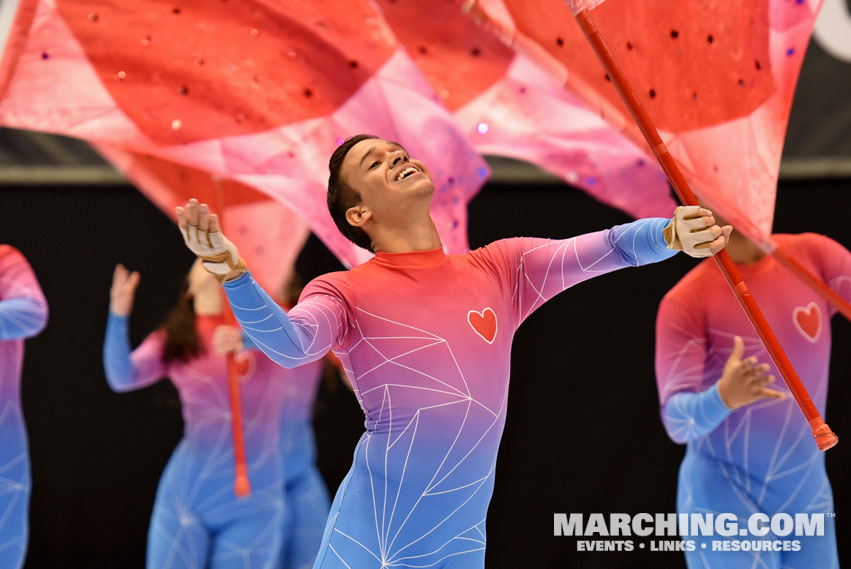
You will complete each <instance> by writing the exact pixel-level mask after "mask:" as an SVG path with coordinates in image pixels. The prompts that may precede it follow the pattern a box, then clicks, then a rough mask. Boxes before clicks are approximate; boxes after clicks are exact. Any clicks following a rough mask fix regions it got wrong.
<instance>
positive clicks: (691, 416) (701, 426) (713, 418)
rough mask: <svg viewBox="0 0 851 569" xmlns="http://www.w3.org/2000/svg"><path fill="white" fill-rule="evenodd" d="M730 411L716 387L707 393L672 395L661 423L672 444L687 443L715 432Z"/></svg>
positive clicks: (684, 392) (666, 404)
mask: <svg viewBox="0 0 851 569" xmlns="http://www.w3.org/2000/svg"><path fill="white" fill-rule="evenodd" d="M731 412H732V410H731V409H730V408H729V407H727V406H726V405H725V404H724V401H722V400H721V394H720V393H718V384H717V383H715V384H713V385H712V387H710V388H709V389H707V390H706V391H701V392H700V393H694V392H691V391H680V392H679V393H674V394H673V395H671V397H669V398H668V400H667V401H666V402H665V405H664V406H663V407H662V423H663V424H664V425H665V430H666V431H667V432H668V436H669V437H670V438H671V440H672V441H674V442H675V443H680V444H682V443H687V442H689V441H693V440H696V439H699V438H700V437H703V436H704V435H707V434H709V433H711V432H712V431H713V430H715V427H717V426H718V425H720V424H721V421H723V420H724V419H726V418H727V415H729V414H730V413H731Z"/></svg>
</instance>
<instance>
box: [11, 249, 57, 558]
mask: <svg viewBox="0 0 851 569" xmlns="http://www.w3.org/2000/svg"><path fill="white" fill-rule="evenodd" d="M46 324H47V301H45V299H44V295H43V294H42V292H41V288H40V287H39V286H38V281H37V280H36V278H35V274H34V273H33V271H32V268H31V267H30V265H29V263H27V261H26V259H24V256H23V255H21V253H20V252H19V251H18V250H17V249H15V248H14V247H11V246H9V245H0V567H4V568H9V569H18V568H20V567H22V566H23V564H24V557H25V555H26V550H27V537H28V535H29V526H28V522H27V517H28V512H29V498H30V463H29V457H28V454H27V432H26V428H25V426H24V417H23V414H22V413H21V368H22V366H23V361H24V340H25V339H26V338H32V337H33V336H35V335H36V334H38V333H39V332H41V330H42V329H43V328H44V326H45V325H46Z"/></svg>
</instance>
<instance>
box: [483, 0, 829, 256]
mask: <svg viewBox="0 0 851 569" xmlns="http://www.w3.org/2000/svg"><path fill="white" fill-rule="evenodd" d="M568 4H572V6H569V5H568ZM820 5H821V0H761V1H758V2H744V3H741V2H740V3H736V4H735V6H733V5H732V4H730V3H729V2H720V1H718V0H702V1H682V2H669V1H667V0H605V1H602V0H582V1H574V2H569V3H565V2H564V1H563V0H541V1H539V2H525V1H523V0H478V2H476V4H475V6H474V7H473V10H472V12H473V13H474V14H476V15H477V16H478V17H479V19H484V20H485V21H486V23H487V25H488V27H489V28H490V29H491V30H492V31H496V32H497V33H498V35H500V36H501V37H502V39H503V40H504V41H505V42H507V43H508V44H510V45H512V46H513V47H515V48H516V49H518V50H519V51H522V52H524V53H527V54H530V56H532V57H533V58H535V59H536V61H538V62H539V63H541V64H543V65H544V66H546V67H547V68H548V69H550V70H551V71H553V72H554V73H553V74H554V76H557V77H559V78H560V80H561V81H562V82H563V83H564V84H565V85H566V86H567V87H569V88H570V89H571V90H572V91H574V92H575V93H576V94H578V95H579V96H580V97H582V98H583V100H585V101H587V102H588V103H589V104H590V105H591V106H592V107H593V108H594V109H595V110H596V111H597V112H598V113H599V114H600V115H601V116H603V117H605V118H606V120H607V121H609V122H610V123H611V124H613V125H615V126H617V127H618V128H620V129H622V130H623V131H624V132H625V133H626V134H627V135H628V136H630V137H631V138H632V139H633V140H634V141H635V142H637V143H641V142H642V138H641V136H640V134H639V132H638V130H637V128H636V127H635V125H634V123H633V122H632V120H631V118H630V116H629V115H628V113H627V111H626V109H625V108H624V106H623V104H622V103H621V101H620V98H619V96H618V94H617V93H616V92H615V90H614V88H613V86H612V84H611V82H610V81H609V79H608V77H607V76H606V73H605V72H604V71H603V70H602V67H601V66H600V64H599V62H598V61H597V59H596V57H595V56H594V53H593V52H592V50H591V48H590V46H589V44H588V42H587V41H586V39H585V37H584V36H583V34H582V32H581V31H580V30H579V28H578V26H577V24H576V22H575V20H574V18H573V15H572V14H571V7H572V8H574V9H575V10H588V11H590V12H589V13H590V14H591V16H592V17H593V21H594V22H595V23H596V24H597V26H598V27H599V29H600V31H601V33H602V34H603V37H605V38H606V39H607V41H608V43H609V47H610V49H611V50H612V52H613V54H614V56H615V58H616V59H617V60H618V62H619V63H620V65H621V66H622V67H623V68H624V70H625V72H626V74H627V76H628V77H629V79H630V82H631V83H632V85H633V87H634V89H635V91H636V92H637V94H638V97H639V99H641V102H642V104H643V105H644V106H645V108H646V109H647V111H648V113H649V114H650V116H651V118H652V119H653V121H654V122H655V124H656V126H657V127H658V129H659V130H660V134H661V135H662V138H663V140H664V142H665V144H666V145H667V147H668V149H669V150H670V151H671V153H672V154H673V156H674V157H675V158H676V160H677V162H678V163H679V164H680V166H681V167H682V169H683V171H684V173H685V174H686V176H687V178H689V181H690V183H691V184H692V185H693V186H694V188H695V190H696V192H697V193H698V194H699V196H700V197H701V198H702V199H704V200H705V201H706V202H708V203H709V205H710V206H712V207H713V208H716V209H717V210H718V211H720V212H722V213H724V214H725V215H726V217H728V218H729V219H730V221H732V222H733V223H734V224H735V225H736V226H737V227H738V228H739V229H740V230H742V231H744V232H745V233H747V234H748V235H749V236H750V237H751V238H753V239H756V240H758V241H761V242H763V243H764V244H765V245H766V247H769V248H770V247H771V246H770V244H768V243H767V237H768V235H769V234H770V232H771V225H772V218H773V212H774V202H775V192H776V183H777V177H778V172H779V165H780V156H781V150H782V146H783V138H784V134H785V131H786V124H787V121H788V116H789V110H790V107H791V103H792V95H793V93H794V89H795V84H796V82H797V78H798V73H799V71H800V67H801V62H802V61H803V57H804V52H805V50H806V47H807V44H808V41H809V37H810V34H811V31H812V28H813V24H814V20H815V17H816V14H817V12H818V9H819V7H820Z"/></svg>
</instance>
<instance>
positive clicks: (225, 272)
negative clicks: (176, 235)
mask: <svg viewBox="0 0 851 569" xmlns="http://www.w3.org/2000/svg"><path fill="white" fill-rule="evenodd" d="M177 223H178V226H179V227H180V233H181V235H183V241H184V242H185V243H186V246H187V247H188V248H189V250H190V251H192V252H193V253H195V255H197V256H198V258H199V259H201V261H202V263H201V264H202V265H203V266H204V268H205V269H207V270H208V271H209V272H210V273H212V274H213V276H215V277H216V279H217V280H218V281H219V282H223V281H226V280H231V279H233V278H236V277H238V276H239V275H241V274H242V273H244V272H246V271H247V270H248V269H247V267H246V266H245V263H244V262H243V261H242V259H240V257H239V251H238V250H237V248H236V245H234V244H233V243H231V242H230V241H228V239H227V238H226V237H225V236H224V234H223V233H222V232H221V229H220V228H219V218H218V216H217V215H216V214H214V213H211V212H210V208H209V207H207V204H203V203H202V204H199V203H198V200H196V199H195V198H192V199H190V200H189V202H188V203H187V204H186V206H185V207H178V208H177Z"/></svg>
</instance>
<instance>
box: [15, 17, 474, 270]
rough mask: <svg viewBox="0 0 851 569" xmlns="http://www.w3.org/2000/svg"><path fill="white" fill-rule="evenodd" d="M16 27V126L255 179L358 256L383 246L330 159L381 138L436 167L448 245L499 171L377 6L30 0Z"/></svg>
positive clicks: (453, 247)
mask: <svg viewBox="0 0 851 569" xmlns="http://www.w3.org/2000/svg"><path fill="white" fill-rule="evenodd" d="M11 30H12V33H11V35H10V36H9V40H8V44H7V49H6V50H5V52H4V58H3V62H2V64H0V80H3V79H5V80H4V82H3V83H2V84H0V93H2V100H0V124H3V125H6V126H13V127H18V128H28V129H35V130H44V131H49V132H55V133H60V134H65V135H69V136H74V137H78V138H82V139H84V140H87V141H90V142H93V143H95V144H97V145H103V147H104V148H112V149H116V150H120V151H127V152H133V153H135V154H136V155H147V156H151V157H156V158H160V159H163V160H167V161H168V162H171V163H175V164H180V165H185V166H189V167H192V168H195V169H197V170H200V171H203V172H206V173H208V174H210V175H214V176H216V177H217V178H218V179H223V180H229V181H231V182H233V183H239V184H243V185H245V186H249V187H252V188H255V189H257V190H259V191H260V192H262V193H264V194H266V195H268V196H271V197H273V198H274V199H276V200H277V201H279V202H280V203H281V204H283V205H284V206H286V207H288V208H289V209H291V210H292V211H293V212H295V213H297V214H298V215H299V216H300V217H301V218H302V219H303V220H304V221H305V222H306V223H307V225H308V226H309V227H310V228H311V229H312V230H313V231H315V232H316V233H317V234H318V235H319V237H320V238H322V239H323V241H325V243H326V244H327V245H328V246H329V248H330V249H331V250H332V251H333V252H334V253H335V254H336V255H337V256H338V257H339V258H340V259H341V260H342V261H343V262H344V263H346V264H348V265H354V264H357V263H359V262H361V261H362V260H364V259H365V258H366V257H367V253H366V252H365V251H362V250H359V249H357V248H356V247H355V246H354V245H352V244H351V243H349V242H348V241H347V240H346V239H345V238H344V237H343V236H342V235H340V234H339V232H338V231H337V230H336V228H335V227H334V225H333V222H332V220H331V218H330V215H329V214H328V212H327V208H326V206H325V184H326V183H327V178H328V170H327V161H328V157H329V156H330V155H331V152H332V151H333V149H334V147H335V146H336V145H337V144H338V143H339V142H340V141H341V140H342V139H343V138H345V137H347V136H349V135H352V134H355V133H358V132H363V131H366V132H372V133H374V134H377V135H379V136H382V137H385V138H388V139H391V140H398V141H400V142H402V143H403V144H405V145H406V146H407V147H408V149H409V150H410V151H411V152H412V154H414V155H416V156H417V157H420V158H421V159H422V160H423V161H425V162H426V163H427V164H429V166H430V169H431V171H432V173H433V176H434V179H435V186H436V194H435V200H434V203H433V208H432V212H433V215H434V218H435V222H436V223H437V227H438V231H439V232H440V234H441V238H442V240H443V243H444V245H445V246H446V247H447V249H449V250H450V251H463V250H465V249H466V247H467V241H466V205H467V201H468V200H469V199H470V197H472V195H474V194H475V192H476V191H477V190H478V189H479V187H480V186H481V184H482V183H483V182H484V179H485V178H486V176H487V174H488V170H487V167H486V165H485V163H484V161H483V160H482V158H481V157H480V156H479V155H478V154H477V153H476V152H475V151H474V149H473V148H472V147H471V145H470V144H469V143H468V142H467V141H466V140H465V138H464V136H463V134H462V133H461V132H460V131H459V130H458V129H457V128H456V123H455V120H454V118H453V117H452V115H451V113H450V112H449V111H448V110H447V109H446V108H445V107H444V106H443V105H442V104H440V102H439V100H436V99H438V97H436V95H435V94H434V93H433V91H432V89H431V87H430V86H429V84H428V82H427V81H426V80H425V79H424V78H423V76H422V75H421V73H420V72H419V70H418V69H417V67H416V65H414V63H413V61H412V60H411V58H410V57H409V56H408V55H407V54H406V53H405V51H404V49H403V48H402V47H401V46H400V45H399V44H398V42H397V41H396V38H395V36H394V35H393V33H392V31H391V30H390V29H389V27H388V26H387V24H386V23H385V22H384V20H383V19H382V17H381V14H380V13H379V12H378V11H377V9H376V8H375V7H374V6H373V4H372V3H370V2H367V1H354V2H345V3H340V2H335V1H333V0H313V1H311V2H304V1H301V0H250V1H248V0H246V1H241V2H209V1H203V0H187V1H185V2H181V3H180V4H179V5H177V4H175V3H172V2H163V1H150V0H100V1H87V2H83V1H81V0H21V1H20V3H19V6H18V10H17V16H16V20H15V22H14V25H13V26H12V27H11Z"/></svg>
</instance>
